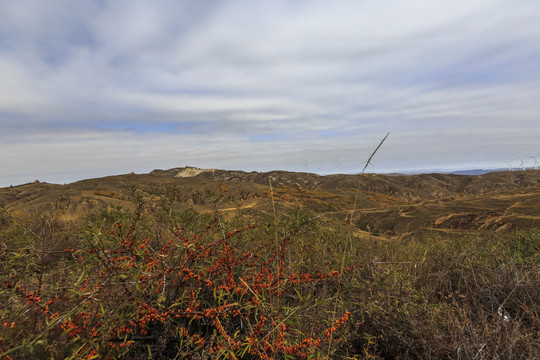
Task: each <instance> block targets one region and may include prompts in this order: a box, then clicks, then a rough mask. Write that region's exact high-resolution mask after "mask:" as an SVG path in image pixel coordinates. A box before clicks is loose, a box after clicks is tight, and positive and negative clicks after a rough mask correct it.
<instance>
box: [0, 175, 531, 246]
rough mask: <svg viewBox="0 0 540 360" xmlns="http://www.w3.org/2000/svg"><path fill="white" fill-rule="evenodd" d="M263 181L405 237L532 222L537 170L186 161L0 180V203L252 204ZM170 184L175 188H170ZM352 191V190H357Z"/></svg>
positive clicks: (292, 197)
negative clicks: (469, 171) (424, 170)
mask: <svg viewBox="0 0 540 360" xmlns="http://www.w3.org/2000/svg"><path fill="white" fill-rule="evenodd" d="M270 182H271V184H272V187H273V196H274V199H275V200H278V203H279V204H280V206H283V207H285V208H291V207H300V208H304V209H306V210H309V211H312V212H314V213H316V214H319V215H321V214H322V215H323V216H324V217H325V218H327V219H328V220H329V221H330V222H336V221H338V222H339V221H344V219H345V218H346V217H347V216H348V215H343V214H345V213H346V212H347V211H350V210H351V209H352V208H353V203H354V199H355V198H356V205H354V206H355V208H356V212H355V215H354V216H355V218H354V223H355V224H356V225H357V228H358V232H359V234H361V233H362V232H363V231H364V232H366V231H367V232H370V233H375V234H385V235H386V236H407V235H408V234H409V235H410V234H412V233H414V232H418V231H425V230H426V229H429V230H430V231H439V232H441V231H458V230H466V231H470V230H503V229H512V228H529V227H534V226H537V225H538V224H539V221H540V216H539V214H540V171H534V170H529V171H520V172H508V171H505V172H491V173H487V174H483V175H476V176H473V175H455V174H419V175H381V174H358V175H345V174H340V175H326V176H321V175H317V174H312V173H305V172H288V171H270V172H255V171H254V172H244V171H235V170H219V169H199V168H194V167H183V168H173V169H169V170H159V169H156V170H153V171H151V172H150V173H148V174H133V173H132V174H126V175H118V176H108V177H103V178H97V179H88V180H83V181H78V182H75V183H71V184H66V185H56V184H47V183H39V182H34V183H30V184H25V185H20V186H14V187H9V188H3V189H0V204H1V205H3V206H6V207H11V208H13V209H17V210H19V211H25V212H43V211H48V212H55V213H57V214H58V215H59V216H60V217H61V218H65V219H73V218H76V217H77V216H80V215H82V214H86V213H88V212H90V211H94V210H96V209H110V208H114V207H118V206H120V207H126V208H133V206H134V204H133V193H134V192H136V193H138V194H139V195H140V196H142V197H143V198H145V199H147V200H151V199H153V198H156V197H158V196H160V195H163V194H166V193H169V195H170V196H174V199H173V200H174V202H175V207H176V208H177V209H187V208H193V209H195V210H197V211H202V212H214V211H217V210H221V211H227V212H232V213H250V212H251V213H253V212H255V211H258V210H260V209H264V208H265V207H268V206H269V199H270V187H269V186H270ZM172 189H174V191H173V192H174V194H173V192H171V191H172ZM357 190H358V192H357Z"/></svg>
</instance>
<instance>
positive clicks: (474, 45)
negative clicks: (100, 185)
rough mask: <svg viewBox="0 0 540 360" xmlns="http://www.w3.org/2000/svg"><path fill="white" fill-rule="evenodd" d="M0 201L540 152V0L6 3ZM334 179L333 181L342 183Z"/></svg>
mask: <svg viewBox="0 0 540 360" xmlns="http://www.w3.org/2000/svg"><path fill="white" fill-rule="evenodd" d="M0 13H1V14H4V16H3V21H1V22H0V78H1V79H2V82H0V127H1V128H2V132H0V150H1V151H2V154H9V156H3V157H1V158H0V168H2V172H1V175H0V186H5V185H9V184H11V183H13V184H15V183H21V182H25V181H31V180H33V179H34V178H40V179H41V180H45V181H55V182H67V181H73V180H76V179H79V178H84V177H91V176H102V175H107V174H110V173H122V172H128V171H132V170H133V171H136V172H139V171H149V170H151V169H153V168H158V167H161V168H168V167H176V166H183V165H186V164H190V165H196V166H208V167H220V168H236V169H237V168H240V169H246V170H269V169H272V168H281V169H289V170H305V168H304V165H305V162H306V161H307V162H308V163H311V164H318V165H317V166H315V165H314V166H313V168H312V169H311V170H314V171H316V170H317V169H318V168H323V169H328V170H325V171H324V172H332V171H331V170H330V169H333V168H335V167H336V166H337V164H341V166H340V167H341V168H342V171H350V172H355V171H359V169H360V167H361V162H362V161H364V160H365V157H366V156H368V155H369V153H370V151H371V150H372V147H373V146H375V145H376V144H377V143H378V141H379V140H380V139H381V138H382V136H384V134H386V132H388V131H390V132H391V133H392V134H391V136H390V138H389V139H388V141H387V142H386V143H385V145H384V149H381V151H380V153H378V154H377V159H375V162H374V163H375V165H376V168H374V169H375V170H377V171H392V170H400V169H402V170H405V169H413V168H414V169H422V168H460V167H467V166H478V167H501V166H504V161H505V160H507V159H511V158H513V157H514V156H522V157H525V156H527V155H535V154H536V153H538V151H540V150H539V148H538V147H539V146H540V141H538V137H539V135H540V122H539V121H538V117H539V115H540V105H538V101H537V99H538V98H539V97H540V86H539V85H540V68H538V66H537V63H538V59H539V58H540V44H539V43H538V41H537V39H538V38H539V36H540V24H539V23H538V21H537V19H538V16H539V15H540V5H538V4H537V2H534V1H526V0H523V1H517V2H516V1H506V0H496V1H493V0H476V1H454V2H452V4H451V5H449V3H448V2H447V1H442V0H436V1H433V0H430V1H428V0H413V1H409V2H400V1H395V0H384V1H377V2H370V1H335V2H332V4H330V3H328V2H326V1H309V2H308V1H298V2H289V1H274V2H262V1H241V0H235V1H228V2H218V1H205V2H197V1H192V0H184V1H166V0H162V1H155V2H152V3H149V2H145V1H141V0H133V1H126V0H118V1H97V0H96V1H86V2H69V1H65V0H53V1H48V2H47V3H44V2H41V1H37V0H29V1H25V2H24V4H23V3H22V2H3V3H1V4H0ZM334 172H335V170H334Z"/></svg>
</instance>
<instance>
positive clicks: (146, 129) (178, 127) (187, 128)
mask: <svg viewBox="0 0 540 360" xmlns="http://www.w3.org/2000/svg"><path fill="white" fill-rule="evenodd" d="M97 127H98V129H99V130H103V131H130V132H135V133H137V134H139V135H140V134H147V133H168V134H170V133H173V134H183V135H189V134H195V133H197V132H198V131H197V128H199V126H198V124H191V123H180V124H179V123H152V122H149V123H143V122H131V123H128V122H107V123H100V124H98V126H97Z"/></svg>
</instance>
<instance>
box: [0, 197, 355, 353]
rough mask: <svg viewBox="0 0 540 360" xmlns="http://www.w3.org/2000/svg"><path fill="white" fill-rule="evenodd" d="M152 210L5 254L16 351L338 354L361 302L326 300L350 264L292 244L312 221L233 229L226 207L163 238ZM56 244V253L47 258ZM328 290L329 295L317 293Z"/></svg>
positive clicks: (5, 346) (7, 343)
mask: <svg viewBox="0 0 540 360" xmlns="http://www.w3.org/2000/svg"><path fill="white" fill-rule="evenodd" d="M145 210H146V208H145V206H144V205H143V204H142V203H140V204H139V207H138V209H137V210H136V211H135V212H134V213H133V214H132V217H131V218H129V219H126V217H125V216H123V220H124V221H118V222H115V223H113V224H109V226H110V228H109V229H108V230H107V231H105V229H104V226H103V225H102V226H100V227H99V228H95V227H92V226H86V227H83V228H82V230H81V232H80V233H79V234H78V237H77V239H76V241H74V244H75V245H74V246H73V247H71V248H66V249H62V250H55V249H50V248H49V249H44V250H43V251H40V250H39V247H38V246H31V247H28V248H26V249H18V250H17V251H12V252H9V253H7V254H6V253H5V254H4V255H3V256H4V257H5V260H6V261H8V263H9V266H7V267H6V268H5V269H3V273H2V277H3V284H2V285H3V290H2V294H1V296H2V300H5V301H6V302H7V307H6V308H7V309H8V310H4V311H3V312H2V322H3V324H2V326H3V327H2V328H1V332H0V334H1V341H2V343H1V345H0V351H1V352H2V355H3V356H4V357H5V358H8V359H9V358H13V359H16V358H50V357H53V358H69V357H72V358H86V359H92V358H98V357H102V358H119V357H126V358H148V357H154V358H179V359H189V358H193V359H198V358H212V359H214V358H216V359H219V358H227V359H278V358H291V359H292V358H298V359H308V358H310V359H311V358H319V357H322V356H324V355H323V354H325V355H328V354H331V353H332V351H333V350H332V349H331V348H329V346H330V344H331V343H334V344H335V343H336V342H338V341H339V337H340V336H339V334H340V331H341V330H342V328H343V326H344V324H346V323H347V322H348V321H349V318H350V313H349V312H347V311H346V310H344V309H343V308H342V307H338V308H337V309H336V313H332V314H328V313H324V312H321V310H322V309H325V311H326V310H327V309H328V307H329V303H330V301H331V299H332V298H333V294H332V293H333V292H334V293H335V292H336V290H337V286H336V284H337V283H338V282H339V281H340V280H341V277H342V276H343V274H344V273H349V272H350V270H351V269H343V271H338V270H339V269H338V270H332V271H312V272H307V271H300V270H298V269H299V268H302V263H301V261H298V260H299V259H298V257H297V254H291V253H290V248H291V245H292V244H293V242H294V241H295V236H296V234H297V233H299V232H301V231H302V224H299V225H298V226H296V227H294V228H291V229H289V231H288V234H286V235H284V236H281V237H279V238H273V237H272V236H271V235H268V234H271V232H270V231H268V230H269V227H268V226H263V228H264V229H260V228H261V226H259V225H256V224H247V225H242V226H239V227H237V228H233V229H229V230H228V229H226V228H225V225H224V224H223V219H222V218H221V217H220V215H219V214H216V215H215V216H214V217H213V218H211V219H210V221H209V222H207V224H206V226H204V227H203V228H200V229H199V230H198V231H187V230H185V228H184V227H183V226H182V224H180V223H177V222H175V221H171V222H170V223H169V224H167V225H166V226H168V230H169V234H170V237H169V238H168V239H167V240H166V241H161V242H160V241H156V239H153V238H152V234H155V233H156V229H155V228H154V229H150V228H149V227H148V225H149V224H150V223H152V221H153V220H151V219H150V220H149V219H146V218H145V216H146V215H148V212H146V211H145ZM115 211H116V212H117V213H118V209H116V210H115ZM123 214H124V215H125V212H123ZM182 215H183V216H188V217H189V216H191V220H194V218H195V217H197V216H196V215H194V214H193V212H191V213H190V214H186V213H183V214H182ZM103 218H104V221H106V220H107V219H108V217H103ZM94 219H95V216H94ZM207 219H208V217H207ZM199 220H200V217H199ZM162 226H163V224H162ZM188 227H189V226H188ZM161 230H163V229H161ZM34 240H36V241H37V240H43V239H34ZM74 240H75V239H74ZM47 251H48V252H47ZM53 253H54V258H55V260H54V264H51V260H48V266H41V263H42V261H43V258H44V257H47V256H48V257H49V258H50V257H51V256H52V254H53ZM291 256H295V260H294V261H293V262H291V260H290V259H291ZM323 291H324V292H325V298H321V296H317V292H319V293H321V292H323ZM312 296H314V297H316V298H317V302H316V303H312V301H311V300H312ZM332 304H333V303H332Z"/></svg>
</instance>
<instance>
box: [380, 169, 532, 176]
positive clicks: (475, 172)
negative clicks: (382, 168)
mask: <svg viewBox="0 0 540 360" xmlns="http://www.w3.org/2000/svg"><path fill="white" fill-rule="evenodd" d="M525 170H534V168H532V167H527V168H525ZM504 171H509V170H508V168H498V169H467V170H455V171H447V170H439V169H433V170H429V169H428V170H406V171H399V172H394V173H391V174H388V175H419V174H452V175H484V174H488V173H493V172H504ZM512 171H523V169H521V168H514V169H512Z"/></svg>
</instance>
